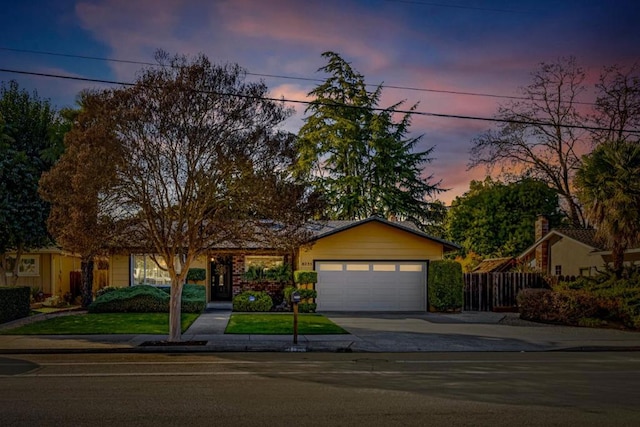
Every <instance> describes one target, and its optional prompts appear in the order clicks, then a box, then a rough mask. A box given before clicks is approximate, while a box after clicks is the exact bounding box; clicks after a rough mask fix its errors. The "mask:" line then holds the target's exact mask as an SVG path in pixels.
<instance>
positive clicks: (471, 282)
mask: <svg viewBox="0 0 640 427" xmlns="http://www.w3.org/2000/svg"><path fill="white" fill-rule="evenodd" d="M546 287H547V283H546V282H545V280H544V279H543V277H542V275H541V274H540V273H518V272H507V273H466V274H465V275H464V310H468V311H512V310H513V311H515V310H516V309H517V306H518V304H517V301H516V297H517V295H518V292H520V291H521V290H522V289H525V288H546Z"/></svg>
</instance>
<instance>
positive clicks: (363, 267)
mask: <svg viewBox="0 0 640 427" xmlns="http://www.w3.org/2000/svg"><path fill="white" fill-rule="evenodd" d="M347 271H369V264H347Z"/></svg>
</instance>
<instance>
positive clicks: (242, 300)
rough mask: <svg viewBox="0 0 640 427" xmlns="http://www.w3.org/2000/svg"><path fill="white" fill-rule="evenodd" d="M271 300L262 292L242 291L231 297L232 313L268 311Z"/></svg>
mask: <svg viewBox="0 0 640 427" xmlns="http://www.w3.org/2000/svg"><path fill="white" fill-rule="evenodd" d="M272 306H273V300H272V299H271V297H270V296H269V294H267V293H266V292H263V291H244V292H242V293H240V294H238V295H236V296H235V297H233V311H269V310H271V307H272Z"/></svg>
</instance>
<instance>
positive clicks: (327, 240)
mask: <svg viewBox="0 0 640 427" xmlns="http://www.w3.org/2000/svg"><path fill="white" fill-rule="evenodd" d="M443 253H444V248H443V245H442V244H441V243H438V242H435V241H433V240H429V239H425V238H422V237H419V236H416V235H415V234H412V233H410V232H407V231H404V230H400V229H397V228H395V227H392V226H390V225H386V224H382V223H379V222H367V223H365V224H362V225H359V226H356V227H353V228H350V229H348V230H345V231H342V232H339V233H336V234H333V235H330V236H327V237H324V238H322V239H320V240H318V241H316V242H315V243H314V245H313V246H312V247H311V248H302V249H301V250H300V256H299V257H298V269H300V270H311V269H313V261H314V260H331V259H335V260H340V259H348V260H384V259H388V260H437V259H442V256H443Z"/></svg>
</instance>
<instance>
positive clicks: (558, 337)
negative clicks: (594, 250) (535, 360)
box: [322, 312, 640, 352]
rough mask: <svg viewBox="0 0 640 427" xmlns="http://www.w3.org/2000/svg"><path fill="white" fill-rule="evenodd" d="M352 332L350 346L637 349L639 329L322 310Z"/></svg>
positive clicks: (496, 316)
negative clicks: (635, 330)
mask: <svg viewBox="0 0 640 427" xmlns="http://www.w3.org/2000/svg"><path fill="white" fill-rule="evenodd" d="M322 314H324V315H325V316H327V317H328V318H329V319H331V320H332V321H333V322H335V323H336V324H338V325H340V326H341V327H342V328H344V329H346V330H347V331H348V332H349V333H351V334H352V336H353V338H354V342H353V344H352V349H353V350H354V351H375V352H387V351H389V352H393V351H397V352H405V351H406V352H415V351H545V350H569V349H583V350H586V349H591V350H597V349H608V350H612V349H633V350H638V349H640V333H639V332H630V331H620V330H615V329H596V328H577V327H568V326H556V325H543V324H538V323H533V322H526V321H523V320H520V319H519V318H518V315H517V314H515V313H508V314H504V313H490V312H464V313H459V314H437V313H402V314H399V313H349V314H346V313H322Z"/></svg>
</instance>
